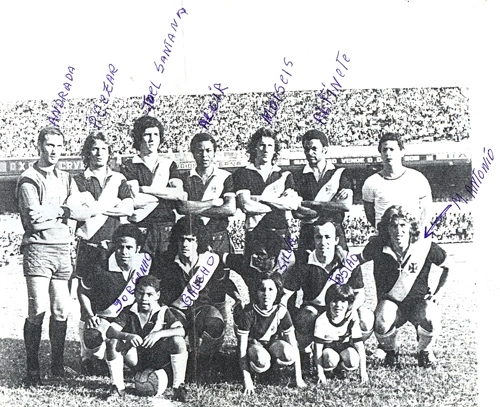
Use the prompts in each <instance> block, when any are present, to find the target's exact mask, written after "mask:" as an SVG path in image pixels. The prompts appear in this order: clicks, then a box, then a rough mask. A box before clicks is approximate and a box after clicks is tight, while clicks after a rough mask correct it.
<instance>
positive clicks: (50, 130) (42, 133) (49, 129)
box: [37, 126, 64, 145]
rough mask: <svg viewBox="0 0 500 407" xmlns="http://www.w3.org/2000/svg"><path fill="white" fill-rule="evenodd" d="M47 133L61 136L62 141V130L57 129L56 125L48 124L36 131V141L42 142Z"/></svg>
mask: <svg viewBox="0 0 500 407" xmlns="http://www.w3.org/2000/svg"><path fill="white" fill-rule="evenodd" d="M49 134H55V135H57V136H62V138H63V141H64V134H63V133H62V131H61V130H60V129H58V128H57V127H53V126H48V127H44V128H43V129H42V130H40V133H38V141H37V143H38V144H39V145H40V144H42V143H43V142H44V141H45V139H46V137H47V136H48V135H49Z"/></svg>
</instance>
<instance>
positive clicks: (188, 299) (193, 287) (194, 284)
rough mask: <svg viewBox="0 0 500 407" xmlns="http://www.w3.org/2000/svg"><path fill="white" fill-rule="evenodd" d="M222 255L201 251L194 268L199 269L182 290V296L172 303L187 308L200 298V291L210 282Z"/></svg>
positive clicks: (180, 307) (177, 306)
mask: <svg viewBox="0 0 500 407" xmlns="http://www.w3.org/2000/svg"><path fill="white" fill-rule="evenodd" d="M219 263H220V257H219V256H218V255H217V254H215V253H212V252H205V253H200V254H199V255H198V261H197V262H196V264H195V265H194V267H193V269H197V270H196V272H195V273H194V275H193V276H192V277H191V279H190V280H189V283H188V284H187V285H186V287H185V288H184V290H183V291H182V294H181V296H180V297H179V298H178V299H177V300H175V301H174V303H173V304H172V305H173V306H175V307H176V308H179V309H187V308H188V307H190V306H191V305H193V304H194V302H195V301H196V300H197V299H198V297H199V295H200V291H202V290H203V289H205V288H206V286H207V284H208V282H209V281H210V279H211V278H212V276H213V275H214V272H215V270H216V269H217V267H218V266H219Z"/></svg>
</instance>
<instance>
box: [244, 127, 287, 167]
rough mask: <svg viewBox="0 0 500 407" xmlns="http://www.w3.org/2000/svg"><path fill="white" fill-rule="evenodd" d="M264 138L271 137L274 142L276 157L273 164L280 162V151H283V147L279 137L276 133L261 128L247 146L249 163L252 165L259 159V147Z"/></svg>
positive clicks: (274, 156)
mask: <svg viewBox="0 0 500 407" xmlns="http://www.w3.org/2000/svg"><path fill="white" fill-rule="evenodd" d="M263 137H270V138H272V139H273V140H274V155H273V158H272V160H271V162H272V163H273V164H275V163H276V161H278V155H279V151H280V150H281V145H280V142H279V140H278V136H277V135H276V133H275V132H274V131H272V130H270V129H266V128H264V127H261V128H260V129H259V130H257V131H256V132H255V133H254V134H252V136H251V137H250V140H249V141H248V144H247V153H248V155H249V156H250V157H249V159H248V161H250V162H251V163H252V164H255V158H256V157H257V153H256V150H257V146H258V145H259V143H260V142H261V140H262V138H263Z"/></svg>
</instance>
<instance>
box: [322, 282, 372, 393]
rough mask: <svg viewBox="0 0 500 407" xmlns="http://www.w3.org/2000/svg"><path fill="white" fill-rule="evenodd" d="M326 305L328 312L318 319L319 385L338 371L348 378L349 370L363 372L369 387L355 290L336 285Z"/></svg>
mask: <svg viewBox="0 0 500 407" xmlns="http://www.w3.org/2000/svg"><path fill="white" fill-rule="evenodd" d="M325 302H326V312H324V313H323V314H321V315H320V316H319V317H318V319H317V320H316V325H315V327H314V354H315V362H316V368H317V370H318V382H319V383H326V376H325V371H327V372H328V371H333V370H334V369H336V370H337V372H338V373H339V376H340V377H344V376H345V373H346V370H355V369H358V368H359V374H360V376H361V383H366V382H367V381H368V374H367V372H366V355H365V346H364V344H363V336H362V334H361V328H360V326H359V320H358V315H357V312H352V311H353V309H352V306H353V304H354V291H353V289H352V288H351V287H349V286H348V285H342V286H341V285H337V284H334V285H332V286H330V288H328V290H327V291H326V295H325Z"/></svg>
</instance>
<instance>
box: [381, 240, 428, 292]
mask: <svg viewBox="0 0 500 407" xmlns="http://www.w3.org/2000/svg"><path fill="white" fill-rule="evenodd" d="M430 248H431V239H419V240H417V241H416V242H415V243H411V244H410V247H409V248H408V251H407V252H406V255H405V257H404V258H403V259H402V260H401V263H400V264H401V267H400V271H399V277H398V279H397V280H396V282H395V283H394V285H393V286H392V288H391V291H389V292H388V293H387V294H386V296H387V298H389V299H392V300H394V301H403V300H404V299H405V298H406V296H407V295H408V293H409V292H410V290H411V288H412V287H413V284H414V283H415V280H416V279H417V277H418V275H419V273H420V271H421V270H422V267H423V266H424V264H425V260H426V259H427V255H428V254H429V250H430ZM382 251H383V253H386V254H389V255H391V256H392V257H394V258H395V259H396V260H397V256H396V254H395V253H394V252H393V250H392V249H391V248H390V247H389V246H384V248H383V249H382Z"/></svg>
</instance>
